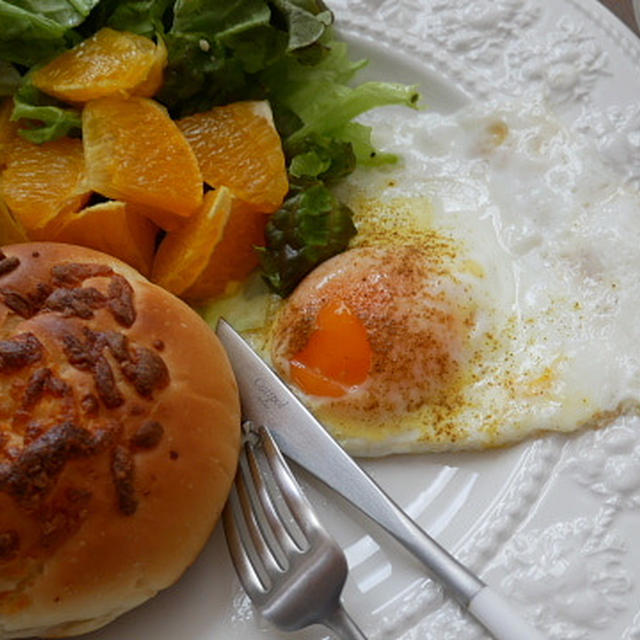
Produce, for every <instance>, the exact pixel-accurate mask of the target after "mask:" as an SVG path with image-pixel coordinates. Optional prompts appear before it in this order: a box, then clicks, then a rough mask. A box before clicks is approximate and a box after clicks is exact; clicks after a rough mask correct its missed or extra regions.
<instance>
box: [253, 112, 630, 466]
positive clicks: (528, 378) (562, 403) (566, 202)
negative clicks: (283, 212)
mask: <svg viewBox="0 0 640 640" xmlns="http://www.w3.org/2000/svg"><path fill="white" fill-rule="evenodd" d="M372 124H374V130H375V131H376V134H377V136H378V139H377V141H376V142H377V143H378V145H380V146H381V147H382V148H384V149H385V150H386V151H391V152H395V153H397V154H398V155H399V156H400V157H401V158H402V160H401V162H400V164H399V165H398V166H394V167H391V168H385V169H379V170H363V169H361V170H358V171H356V172H355V173H354V174H353V175H352V176H350V177H349V178H348V180H347V181H346V182H345V183H344V184H343V185H342V186H341V187H340V190H339V196H340V197H341V198H343V199H344V200H345V201H346V202H347V203H348V204H349V205H350V206H351V207H352V208H353V210H354V211H355V213H356V224H357V226H358V230H359V233H358V235H357V237H356V239H355V240H354V246H357V247H393V246H406V245H408V244H411V245H419V244H421V243H422V245H423V246H425V247H426V248H427V250H428V249H430V248H431V249H433V251H436V252H437V251H438V249H437V247H438V243H439V242H442V243H444V245H446V246H447V247H450V248H451V247H452V248H453V250H448V251H447V252H446V259H445V260H444V261H443V262H442V261H441V263H442V264H444V267H443V268H444V269H446V273H447V277H446V278H445V280H449V281H450V282H451V283H453V284H452V286H451V291H450V295H451V296H452V300H454V302H455V304H458V305H459V306H461V308H465V309H470V308H472V309H473V323H471V324H470V326H469V331H468V335H467V337H466V349H467V357H466V358H465V365H464V370H463V371H462V372H461V375H460V376H459V377H458V379H457V380H456V383H455V388H452V395H450V396H449V397H448V399H447V401H446V402H440V403H439V404H438V403H436V404H433V403H429V402H426V403H425V404H424V405H423V406H421V407H419V408H417V409H416V408H412V409H411V410H398V411H396V412H395V413H389V412H388V411H386V412H385V411H381V412H379V414H377V415H376V414H375V413H373V414H372V413H371V412H368V413H367V412H360V413H359V412H358V411H350V410H348V409H349V396H348V395H347V396H346V397H344V398H342V399H340V400H335V399H333V400H332V399H323V398H319V397H313V396H305V395H304V394H301V396H302V397H303V399H304V401H305V402H306V403H307V404H308V405H309V406H310V407H311V408H312V410H314V411H315V412H316V413H317V415H318V416H319V417H320V418H321V420H322V421H323V423H324V424H325V425H326V426H327V428H329V429H330V430H331V431H332V432H333V433H334V434H335V435H336V436H337V438H338V439H339V440H340V441H341V442H342V443H343V444H344V446H345V447H346V448H347V449H348V450H349V451H350V452H351V453H354V454H357V455H384V454H388V453H397V452H416V451H442V450H455V449H477V448H486V447H494V446H498V445H502V444H507V443H510V442H513V441H517V440H520V439H523V438H525V437H527V436H530V435H533V434H538V433H540V432H544V431H562V432H569V431H573V430H575V429H578V428H580V427H583V426H585V425H596V424H602V423H603V422H606V421H607V420H610V419H611V418H612V417H614V416H616V415H618V414H620V413H621V412H623V411H630V410H635V408H636V407H637V405H638V399H639V398H640V349H639V347H638V345H640V323H638V322H637V321H636V313H637V305H638V302H639V301H640V278H639V277H638V276H639V274H640V194H639V193H638V192H636V191H634V190H633V189H631V188H626V187H624V186H623V185H622V184H621V182H620V180H619V179H618V178H617V176H615V175H614V174H613V173H612V172H611V171H610V170H609V169H608V168H607V167H606V166H605V165H604V164H603V162H602V161H601V160H600V159H599V157H598V156H597V154H596V152H595V151H594V150H593V149H592V148H591V146H590V144H589V142H588V141H586V140H584V139H581V138H578V137H576V136H574V135H572V134H571V133H570V132H569V131H567V130H566V128H565V127H563V125H562V124H561V123H560V122H559V121H558V120H557V119H556V118H555V116H554V115H553V114H551V113H550V112H549V111H548V110H547V109H546V108H545V107H544V105H542V104H533V105H531V104H527V105H525V104H522V103H512V104H506V105H497V104H491V105H474V106H471V107H468V108H465V109H463V110H462V111H460V112H458V113H455V114H452V115H439V114H431V113H428V112H424V113H419V114H416V115H415V116H407V114H404V113H403V114H398V115H396V116H395V117H394V118H390V117H389V115H388V114H384V115H383V116H375V115H374V116H373V117H372ZM284 304H285V310H286V305H287V303H284ZM289 304H290V303H289ZM278 306H279V305H277V304H274V303H273V301H271V302H269V303H268V304H264V305H263V307H262V308H263V311H264V315H263V316H262V321H261V322H260V323H259V324H260V325H261V327H260V328H257V327H256V326H254V327H252V329H253V330H251V331H249V332H248V335H249V336H250V337H251V338H252V340H253V343H254V346H256V347H257V348H259V349H261V351H262V353H263V355H264V356H265V358H267V359H270V358H271V356H272V355H273V354H272V353H271V347H272V346H273V337H274V335H277V333H278V324H277V323H278V317H282V314H283V313H284V312H283V311H282V310H278V308H277V307H278ZM407 314H408V316H407V317H410V314H411V309H407ZM278 358H279V356H278V354H277V353H276V354H275V361H276V365H278ZM280 360H282V358H280ZM279 367H280V370H281V373H283V374H284V375H285V376H286V366H283V365H282V364H280V365H279ZM379 392H380V393H385V391H384V389H381V390H379ZM354 393H357V390H354ZM454 400H455V401H454Z"/></svg>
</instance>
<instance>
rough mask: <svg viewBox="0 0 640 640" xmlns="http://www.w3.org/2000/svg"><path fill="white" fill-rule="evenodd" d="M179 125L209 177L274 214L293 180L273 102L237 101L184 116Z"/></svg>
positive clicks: (263, 210)
mask: <svg viewBox="0 0 640 640" xmlns="http://www.w3.org/2000/svg"><path fill="white" fill-rule="evenodd" d="M177 124H178V127H180V130H181V131H182V132H183V133H184V135H185V137H186V138H187V140H188V141H189V144H191V147H192V148H193V151H194V153H195V154H196V158H198V163H199V164H200V169H201V171H202V176H203V178H204V181H205V182H207V183H208V184H209V185H210V186H212V187H219V186H222V185H224V186H226V187H229V189H231V191H232V192H233V194H234V195H235V196H236V197H238V198H240V199H241V200H244V201H246V202H248V203H249V204H251V205H253V206H254V208H255V209H256V210H257V211H262V212H266V213H270V212H273V211H275V210H276V209H278V208H279V207H280V205H281V204H282V200H283V199H284V197H285V195H286V194H287V191H288V189H289V184H288V181H287V172H286V168H285V159H284V154H283V152H282V145H281V143H280V137H279V136H278V133H277V131H276V130H275V127H274V126H273V120H272V118H271V109H270V107H269V104H268V103H267V102H235V103H233V104H229V105H226V106H223V107H214V108H213V109H211V110H209V111H206V112H204V113H196V114H195V115H192V116H188V117H186V118H182V119H181V120H178V121H177Z"/></svg>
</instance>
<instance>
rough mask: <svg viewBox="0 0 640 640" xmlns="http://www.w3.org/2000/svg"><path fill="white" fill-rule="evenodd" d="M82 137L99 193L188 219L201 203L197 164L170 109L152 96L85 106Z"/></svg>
mask: <svg viewBox="0 0 640 640" xmlns="http://www.w3.org/2000/svg"><path fill="white" fill-rule="evenodd" d="M82 135H83V141H84V152H85V159H86V165H87V180H88V183H89V185H90V186H91V188H92V189H93V190H94V191H97V192H98V193H101V194H102V195H105V196H107V197H108V198H113V199H114V200H123V201H125V202H131V203H134V204H138V205H142V206H145V207H150V208H151V209H160V210H162V211H168V212H169V213H170V214H174V215H175V216H182V217H183V218H188V217H189V216H190V215H191V214H192V213H194V212H195V211H196V210H197V209H198V207H199V206H200V204H201V203H202V174H201V173H200V169H199V167H198V162H197V160H196V158H195V156H194V154H193V151H192V150H191V147H190V146H189V143H188V142H187V141H186V140H185V137H184V136H183V135H182V133H180V130H179V129H178V127H176V125H175V123H174V122H173V120H171V118H170V117H169V114H168V113H167V111H166V109H164V107H162V106H160V105H159V104H158V103H157V102H154V101H153V100H150V99H148V98H138V97H133V98H100V99H98V100H92V101H91V102H88V103H87V104H86V105H85V108H84V109H83V112H82Z"/></svg>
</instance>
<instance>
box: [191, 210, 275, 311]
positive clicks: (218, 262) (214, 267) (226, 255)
mask: <svg viewBox="0 0 640 640" xmlns="http://www.w3.org/2000/svg"><path fill="white" fill-rule="evenodd" d="M267 220H268V217H267V216H266V215H265V214H262V213H256V212H255V211H253V209H252V207H251V206H250V205H248V204H247V203H245V202H243V201H242V200H237V199H236V198H234V199H233V202H232V204H231V212H230V214H229V219H228V220H227V224H226V225H225V227H224V232H223V234H222V237H221V239H220V242H218V244H217V245H216V246H215V247H214V248H213V252H212V253H211V256H210V258H209V262H208V264H207V266H206V267H205V268H204V270H203V272H202V273H201V274H200V275H199V276H198V278H197V279H196V281H195V282H194V283H193V284H192V285H191V286H190V287H189V288H188V289H187V290H186V291H185V292H184V294H183V296H184V297H185V298H186V299H188V300H205V299H207V298H212V297H214V296H217V295H220V294H222V293H224V292H225V290H226V289H227V286H228V285H229V284H231V283H234V282H237V281H240V280H244V279H245V278H246V277H247V276H248V275H249V274H250V273H251V272H252V271H253V270H254V269H255V268H256V267H257V266H258V253H257V251H256V250H255V248H254V247H255V246H256V245H258V246H262V245H264V229H265V226H266V224H267Z"/></svg>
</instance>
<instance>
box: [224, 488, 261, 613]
mask: <svg viewBox="0 0 640 640" xmlns="http://www.w3.org/2000/svg"><path fill="white" fill-rule="evenodd" d="M234 511H235V508H234V506H233V495H230V496H229V499H228V500H227V504H226V505H225V507H224V510H223V511H222V523H223V526H224V534H225V537H226V539H227V546H228V548H229V553H230V555H231V561H232V562H233V565H234V566H235V568H236V573H237V574H238V578H239V579H240V582H241V583H242V586H243V588H244V590H245V591H246V592H247V594H249V596H250V597H251V599H252V600H254V601H256V602H259V601H260V599H261V596H262V595H264V594H265V593H266V589H265V585H264V584H263V583H262V580H261V579H260V576H259V575H258V572H257V571H256V570H255V568H254V566H253V562H252V561H251V558H250V557H249V554H248V553H247V551H246V549H245V546H244V544H243V539H244V538H243V536H242V535H241V533H240V530H239V529H238V526H237V524H236V517H235V513H234Z"/></svg>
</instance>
